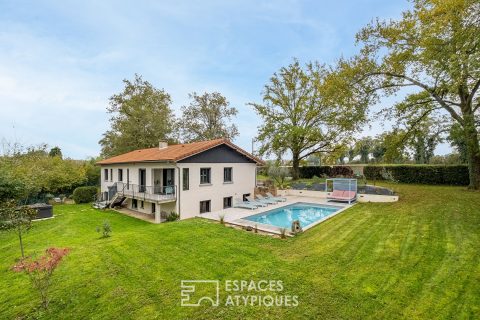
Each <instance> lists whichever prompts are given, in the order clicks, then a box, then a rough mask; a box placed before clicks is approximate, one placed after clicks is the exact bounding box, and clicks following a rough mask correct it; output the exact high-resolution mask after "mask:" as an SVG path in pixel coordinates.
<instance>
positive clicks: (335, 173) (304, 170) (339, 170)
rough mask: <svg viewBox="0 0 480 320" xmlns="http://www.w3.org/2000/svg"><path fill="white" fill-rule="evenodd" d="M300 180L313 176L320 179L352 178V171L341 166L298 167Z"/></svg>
mask: <svg viewBox="0 0 480 320" xmlns="http://www.w3.org/2000/svg"><path fill="white" fill-rule="evenodd" d="M299 169H300V178H302V179H311V178H313V176H317V177H322V176H327V177H352V176H353V170H352V169H351V168H350V167H341V166H335V167H330V166H314V167H300V168H299Z"/></svg>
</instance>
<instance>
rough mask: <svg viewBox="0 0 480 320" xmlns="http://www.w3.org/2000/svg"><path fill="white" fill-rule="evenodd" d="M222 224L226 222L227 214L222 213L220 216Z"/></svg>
mask: <svg viewBox="0 0 480 320" xmlns="http://www.w3.org/2000/svg"><path fill="white" fill-rule="evenodd" d="M218 218H219V221H220V224H225V214H220V215H219V216H218Z"/></svg>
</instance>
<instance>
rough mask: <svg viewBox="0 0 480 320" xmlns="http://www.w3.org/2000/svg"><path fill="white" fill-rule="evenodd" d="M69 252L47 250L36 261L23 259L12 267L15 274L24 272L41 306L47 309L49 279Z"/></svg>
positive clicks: (58, 249) (53, 249)
mask: <svg viewBox="0 0 480 320" xmlns="http://www.w3.org/2000/svg"><path fill="white" fill-rule="evenodd" d="M69 252H70V249H68V248H63V249H62V248H48V249H47V250H46V251H45V255H44V256H41V257H39V258H38V259H33V258H31V257H29V258H24V259H22V260H20V262H19V263H18V264H16V265H14V266H13V271H15V272H25V273H26V274H28V275H29V277H30V281H31V282H32V286H33V287H34V288H35V289H36V290H37V291H38V293H39V294H40V298H41V299H42V306H43V307H44V308H45V309H47V307H48V302H49V298H48V293H49V289H50V284H51V283H52V281H51V278H52V275H53V272H54V271H55V269H56V268H57V266H58V265H59V264H60V262H61V261H62V259H63V257H64V256H66V255H67V254H68V253H69Z"/></svg>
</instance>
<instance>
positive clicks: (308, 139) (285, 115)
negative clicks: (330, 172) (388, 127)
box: [249, 60, 364, 179]
mask: <svg viewBox="0 0 480 320" xmlns="http://www.w3.org/2000/svg"><path fill="white" fill-rule="evenodd" d="M328 76H329V72H328V71H327V70H326V69H325V67H324V66H322V65H320V64H319V63H317V62H315V63H309V64H307V65H306V66H305V68H302V67H301V66H300V63H299V62H298V61H297V60H294V61H293V63H291V64H290V65H288V66H287V67H282V68H281V69H280V70H279V72H278V73H274V75H273V76H272V77H271V79H270V82H269V83H268V84H267V85H265V88H264V92H263V104H260V103H249V105H251V106H253V108H254V109H255V110H256V112H257V114H258V115H260V117H262V119H263V124H262V125H261V126H260V127H259V135H258V138H257V140H258V141H260V142H261V145H260V148H259V153H260V154H261V155H270V154H274V155H277V156H282V155H285V154H291V156H292V166H293V171H292V177H293V179H298V177H299V163H300V160H302V159H304V158H306V157H308V156H309V155H311V154H317V153H327V154H329V153H332V152H334V151H335V150H336V149H337V148H338V147H339V146H341V145H343V144H344V143H345V141H346V140H348V138H349V136H350V134H351V133H352V132H353V131H355V130H356V129H357V128H358V125H357V124H358V123H359V122H361V121H362V120H364V117H363V116H364V112H363V110H362V112H357V110H355V109H353V108H349V105H348V104H347V103H344V104H339V103H338V101H337V100H336V99H332V97H333V95H332V93H334V92H335V88H334V87H335V85H336V83H335V81H334V80H335V79H331V80H330V81H327V78H328ZM345 100H346V98H345V99H344V100H343V101H342V102H345ZM337 158H338V157H337Z"/></svg>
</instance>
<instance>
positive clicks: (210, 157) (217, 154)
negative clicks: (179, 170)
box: [178, 144, 255, 163]
mask: <svg viewBox="0 0 480 320" xmlns="http://www.w3.org/2000/svg"><path fill="white" fill-rule="evenodd" d="M178 162H181V163H255V161H253V160H252V159H250V158H248V157H246V156H244V155H243V154H241V153H240V152H238V151H236V150H234V149H232V148H230V147H229V146H227V145H224V144H222V145H219V146H216V147H214V148H212V149H209V150H207V151H204V152H202V153H198V154H196V155H193V156H191V157H189V158H186V159H183V160H180V161H178Z"/></svg>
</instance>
